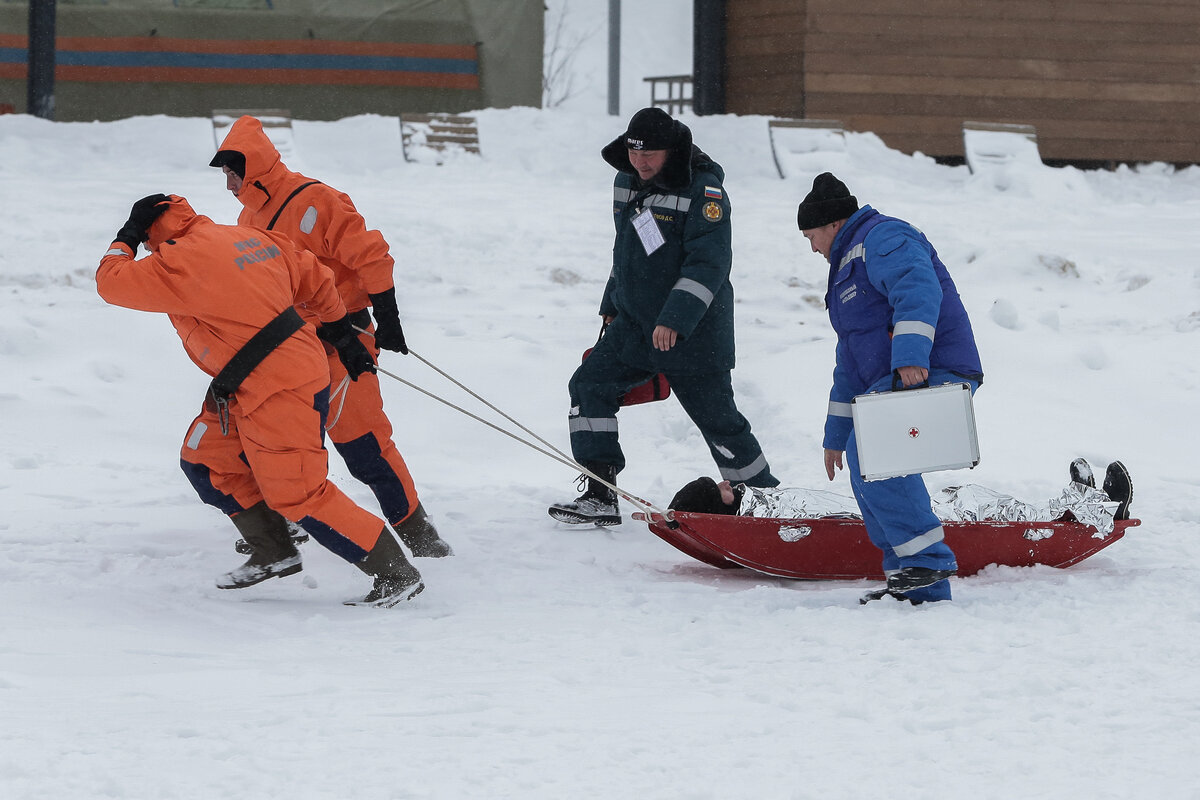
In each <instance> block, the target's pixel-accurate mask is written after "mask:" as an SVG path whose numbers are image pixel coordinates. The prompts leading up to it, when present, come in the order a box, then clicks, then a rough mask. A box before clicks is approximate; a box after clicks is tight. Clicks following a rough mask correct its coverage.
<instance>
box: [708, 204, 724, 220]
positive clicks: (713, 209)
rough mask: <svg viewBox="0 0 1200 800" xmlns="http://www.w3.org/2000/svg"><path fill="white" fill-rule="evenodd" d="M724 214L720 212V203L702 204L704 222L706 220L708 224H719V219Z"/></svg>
mask: <svg viewBox="0 0 1200 800" xmlns="http://www.w3.org/2000/svg"><path fill="white" fill-rule="evenodd" d="M724 213H725V212H723V211H722V210H721V204H720V203H705V204H704V218H705V219H706V220H708V221H709V222H720V221H721V217H722V216H723V215H724Z"/></svg>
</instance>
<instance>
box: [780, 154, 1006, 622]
mask: <svg viewBox="0 0 1200 800" xmlns="http://www.w3.org/2000/svg"><path fill="white" fill-rule="evenodd" d="M796 223H797V225H798V227H799V228H800V231H801V233H803V235H804V238H806V239H808V241H809V244H810V245H811V246H812V251H813V252H814V253H820V254H821V255H823V256H824V257H825V259H826V261H828V262H829V282H828V288H827V292H826V295H825V305H826V307H827V308H828V310H829V320H830V322H831V323H832V324H833V329H834V331H835V332H836V333H837V356H836V362H835V366H834V370H833V388H832V389H830V392H829V412H828V416H827V417H826V420H825V435H824V442H823V447H824V450H825V472H826V475H827V476H828V477H829V479H830V480H833V478H834V475H835V472H836V470H839V469H842V468H843V456H844V457H845V462H846V466H848V467H849V471H850V487H851V489H852V490H853V492H854V497H855V499H856V500H857V501H858V506H859V509H860V511H861V512H862V516H863V521H864V523H865V524H866V528H867V532H868V534H869V535H870V537H871V541H872V542H873V543H874V544H875V545H876V546H877V547H879V549H880V550H882V551H883V571H884V574H885V575H886V576H887V587H886V588H885V589H883V590H880V591H877V592H872V593H871V594H869V595H867V596H866V597H864V602H866V601H867V600H872V599H877V598H879V597H884V596H887V595H892V596H894V597H901V598H904V599H907V600H909V601H911V602H913V603H921V602H927V601H932V600H949V599H950V597H951V592H950V583H949V580H948V579H949V578H950V577H951V576H953V575H954V573H955V571H956V569H957V564H956V562H955V559H954V553H953V552H951V550H950V548H949V547H948V546H947V545H946V543H945V540H944V537H943V531H942V526H941V523H940V522H939V521H938V518H937V517H936V516H935V515H934V513H933V510H932V508H931V506H930V498H929V491H928V489H927V488H926V487H925V481H924V480H923V479H922V478H921V476H920V475H919V474H916V475H905V476H901V477H897V478H890V479H887V480H878V481H865V480H863V478H862V476H861V475H860V473H859V467H858V450H857V444H856V441H855V437H854V425H853V420H852V418H851V413H850V411H851V402H850V401H851V400H852V399H853V398H854V397H855V396H856V395H860V394H863V393H866V392H877V391H893V390H900V389H906V388H907V389H911V388H916V387H918V386H923V385H930V386H936V385H939V384H943V383H951V382H954V383H966V384H968V385H969V386H970V387H971V391H972V392H974V391H975V390H976V389H978V388H979V385H980V384H981V383H982V382H983V368H982V367H981V366H980V360H979V350H978V348H977V347H976V346H975V336H974V333H973V332H972V330H971V321H970V319H969V318H968V317H967V312H966V309H965V308H964V307H963V303H962V299H961V298H960V297H959V294H958V289H957V288H955V285H954V281H953V279H951V277H950V273H949V271H948V270H947V269H946V265H945V264H943V263H942V261H941V259H940V258H938V254H937V251H936V250H934V248H933V245H932V244H930V243H929V240H928V239H926V238H925V235H924V234H923V233H921V232H920V231H919V230H917V229H916V228H914V227H913V226H912V225H910V224H909V223H907V222H904V221H903V220H899V219H896V218H894V217H888V216H885V215H883V214H881V213H879V212H878V211H876V210H875V209H873V208H871V207H870V206H869V205H868V206H863V207H862V208H859V205H858V200H857V199H856V198H855V197H854V196H853V195H851V194H850V190H849V189H848V188H847V187H846V184H844V183H842V181H840V180H838V179H837V178H836V177H835V176H834V175H832V174H831V173H828V172H824V173H821V174H820V175H818V176H817V177H816V179H815V180H813V186H812V190H811V191H810V192H809V193H808V195H806V196H805V198H804V201H803V202H801V203H800V207H799V209H798V210H797V217H796Z"/></svg>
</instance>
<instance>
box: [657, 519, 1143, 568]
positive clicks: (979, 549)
mask: <svg viewBox="0 0 1200 800" xmlns="http://www.w3.org/2000/svg"><path fill="white" fill-rule="evenodd" d="M633 516H634V519H640V520H643V521H644V522H646V523H647V524H648V525H649V526H650V530H651V532H653V533H654V534H655V535H657V536H658V537H659V538H661V539H663V540H664V541H666V542H667V543H669V544H671V545H672V546H674V547H675V548H677V549H679V550H682V551H683V552H684V553H687V554H688V555H689V556H691V557H692V558H695V559H697V560H699V561H703V562H704V563H706V564H711V565H712V566H714V567H720V568H721V569H731V568H734V567H748V568H750V569H753V570H757V571H758V572H763V573H766V574H767V575H775V576H777V577H780V578H800V579H805V580H856V579H868V580H882V578H883V571H882V568H881V567H880V563H879V562H880V558H879V549H878V548H877V547H875V545H873V544H871V540H870V539H869V538H867V529H866V527H865V526H864V525H863V522H862V520H859V519H769V518H760V517H735V516H727V515H724V514H694V513H689V512H684V511H675V512H672V516H673V517H674V519H675V523H676V524H675V525H672V524H671V523H670V522H668V521H667V520H666V519H664V518H663V517H662V516H661V515H659V514H649V515H647V514H643V513H640V512H639V513H635V514H634V515H633ZM1140 524H1141V520H1136V519H1127V520H1118V521H1117V522H1116V525H1115V527H1114V530H1113V532H1112V533H1110V534H1107V535H1104V534H1100V533H1098V532H1097V530H1096V529H1095V528H1093V527H1092V526H1091V525H1084V524H1082V523H1079V522H945V523H943V524H942V527H943V528H944V529H945V532H946V543H947V544H948V545H950V549H951V550H953V551H954V555H955V557H956V558H957V559H958V574H959V575H973V574H975V573H976V572H979V571H980V570H981V569H983V568H984V567H987V566H988V565H990V564H999V565H1000V566H1007V567H1031V566H1034V565H1035V564H1044V565H1046V566H1050V567H1059V568H1062V567H1069V566H1071V565H1072V564H1078V563H1079V562H1080V561H1083V560H1084V559H1085V558H1088V557H1089V556H1093V555H1095V554H1096V553H1098V552H1100V551H1101V550H1103V549H1104V548H1106V547H1108V546H1109V545H1110V544H1112V543H1113V542H1115V541H1117V540H1118V539H1120V538H1121V537H1122V536H1124V535H1125V530H1126V529H1127V528H1131V527H1134V526H1135V525H1140Z"/></svg>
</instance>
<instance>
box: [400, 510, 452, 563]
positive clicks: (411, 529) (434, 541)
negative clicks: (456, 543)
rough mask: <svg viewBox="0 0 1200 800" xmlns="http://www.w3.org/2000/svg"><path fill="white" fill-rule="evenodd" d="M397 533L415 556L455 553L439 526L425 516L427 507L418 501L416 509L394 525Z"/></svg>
mask: <svg viewBox="0 0 1200 800" xmlns="http://www.w3.org/2000/svg"><path fill="white" fill-rule="evenodd" d="M393 527H394V528H395V531H396V535H397V536H399V537H400V541H402V542H404V546H405V547H407V548H408V549H409V551H410V552H411V553H412V554H413V558H445V557H446V556H452V555H454V550H453V549H451V547H450V545H449V544H447V543H446V541H445V540H444V539H442V537H440V536H438V532H437V528H435V527H433V523H432V522H430V521H429V517H427V516H425V509H424V508H422V507H421V504H420V503H417V507H416V509H415V510H414V511H413V512H412V513H411V514H409V515H408V517H406V518H405V519H404V520H403V521H401V522H398V523H396V525H395V526H393Z"/></svg>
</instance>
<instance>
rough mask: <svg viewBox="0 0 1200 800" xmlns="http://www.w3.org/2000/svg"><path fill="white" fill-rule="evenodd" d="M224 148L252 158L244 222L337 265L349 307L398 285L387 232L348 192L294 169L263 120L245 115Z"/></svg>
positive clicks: (359, 305)
mask: <svg viewBox="0 0 1200 800" xmlns="http://www.w3.org/2000/svg"><path fill="white" fill-rule="evenodd" d="M218 149H219V150H231V151H234V152H237V153H241V154H242V155H243V156H245V158H246V174H245V175H244V176H243V179H242V188H241V190H240V191H239V192H238V200H239V201H240V202H241V203H242V205H243V206H244V208H243V209H242V213H241V214H240V215H239V216H238V224H241V225H254V226H256V227H260V228H266V229H268V230H272V231H279V232H280V233H282V234H284V235H285V236H287V237H288V238H290V239H291V240H292V241H293V242H295V243H296V245H297V246H298V247H302V248H304V249H305V250H310V251H312V252H313V253H314V254H315V255H316V256H317V258H318V259H320V261H321V263H323V264H325V266H327V267H329V268H330V269H331V270H333V276H334V282H335V283H336V284H337V289H338V293H339V294H341V296H342V301H343V302H344V303H345V304H346V309H347V310H348V311H358V310H360V309H363V308H366V307H367V306H368V305H370V299H369V298H368V295H370V294H376V293H378V292H384V291H387V290H388V289H391V288H392V287H393V285H394V284H393V276H392V270H393V268H394V266H395V262H394V261H393V260H392V256H391V255H390V253H389V251H388V243H387V241H386V240H385V239H384V238H383V234H382V233H380V232H379V231H377V230H368V229H367V224H366V221H365V220H364V219H363V218H362V215H361V214H359V213H358V209H356V208H355V207H354V203H353V202H352V201H351V200H350V198H349V197H348V196H347V195H345V194H343V193H342V192H339V191H338V190H336V189H334V188H332V187H330V186H326V185H325V184H323V183H321V182H319V181H314V180H313V179H312V178H309V177H307V176H305V175H301V174H300V173H299V172H293V171H292V170H290V169H288V168H287V167H286V166H285V165H284V163H283V161H282V160H280V157H279V151H278V150H276V149H275V145H274V144H272V143H271V140H270V139H269V138H268V137H267V134H266V133H265V132H264V131H263V127H262V123H261V122H259V121H258V120H257V119H255V118H254V117H250V116H243V117H240V118H239V119H238V120H237V121H236V122H234V123H233V125H232V126H231V127H230V129H229V133H228V134H226V136H225V140H224V141H223V142H222V143H221V146H220V148H218ZM305 184H311V185H308V186H305ZM301 187H304V188H301ZM297 190H299V191H297ZM299 310H300V313H301V315H302V316H304V317H305V319H308V320H310V321H311V320H312V318H313V315H312V314H311V312H308V311H307V310H306V309H305V308H303V307H300V309H299Z"/></svg>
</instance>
